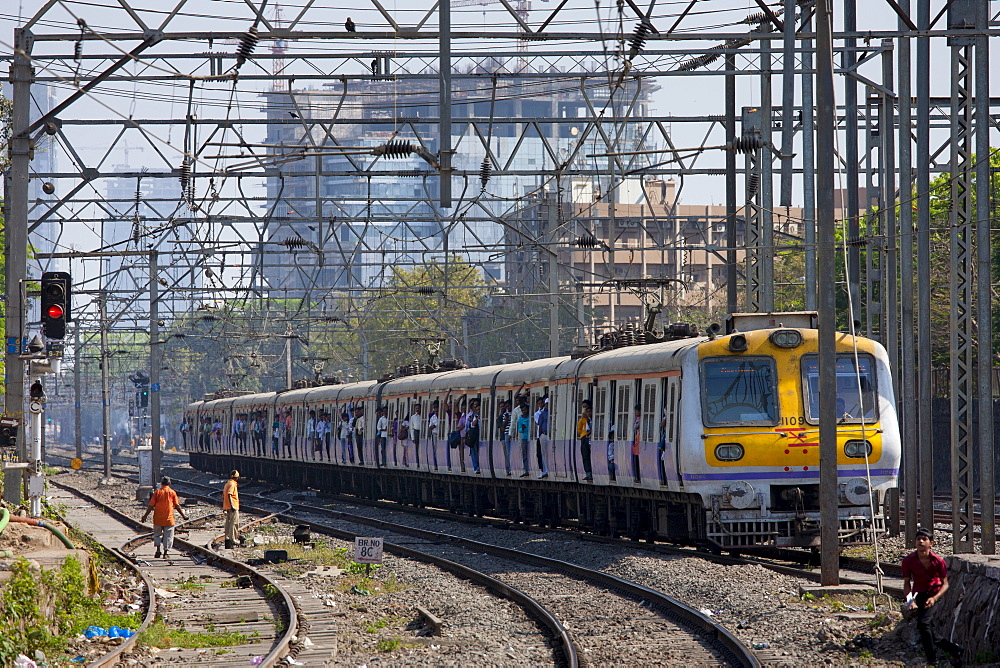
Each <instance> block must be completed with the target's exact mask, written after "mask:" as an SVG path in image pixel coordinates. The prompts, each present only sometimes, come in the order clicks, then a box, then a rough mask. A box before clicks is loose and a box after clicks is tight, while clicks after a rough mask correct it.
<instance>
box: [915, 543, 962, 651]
mask: <svg viewBox="0 0 1000 668" xmlns="http://www.w3.org/2000/svg"><path fill="white" fill-rule="evenodd" d="M914 543H915V547H916V548H917V549H916V550H915V551H914V552H911V553H910V554H909V555H907V556H906V557H905V558H904V559H903V564H902V566H903V596H905V597H906V600H907V605H908V606H909V608H910V609H911V610H915V611H916V616H917V631H918V632H919V633H920V643H921V644H922V645H923V646H924V654H925V655H926V656H927V661H928V662H929V663H931V664H934V663H936V662H937V647H941V649H943V650H945V651H946V652H947V653H948V654H950V655H951V656H952V658H953V659H956V660H957V659H958V658H959V657H960V656H961V653H962V647H961V646H960V645H957V644H955V643H953V642H951V641H949V640H937V639H936V638H935V637H934V632H933V631H932V630H931V628H930V626H929V625H928V624H927V611H928V610H930V609H931V608H933V607H934V606H935V605H936V604H937V602H938V601H939V600H941V597H942V596H944V594H945V592H947V591H948V567H947V565H946V564H945V563H944V559H942V558H941V557H939V556H938V555H936V554H934V553H933V552H931V548H932V547H933V546H934V533H933V532H932V531H931V530H930V529H924V528H923V527H921V528H919V529H917V532H916V535H915V536H914ZM911 593H912V594H914V596H913V597H912V600H911V597H910V594H911Z"/></svg>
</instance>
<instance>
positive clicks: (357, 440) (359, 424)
mask: <svg viewBox="0 0 1000 668" xmlns="http://www.w3.org/2000/svg"><path fill="white" fill-rule="evenodd" d="M354 447H355V449H356V450H357V451H358V464H360V465H361V466H364V465H365V411H364V408H362V407H361V406H356V407H355V408H354ZM351 463H352V464H353V463H354V457H353V456H352V457H351Z"/></svg>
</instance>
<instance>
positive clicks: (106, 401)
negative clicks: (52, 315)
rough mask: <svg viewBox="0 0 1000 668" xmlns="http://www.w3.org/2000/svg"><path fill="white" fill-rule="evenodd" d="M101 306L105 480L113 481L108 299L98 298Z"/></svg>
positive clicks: (102, 426) (102, 429) (102, 296)
mask: <svg viewBox="0 0 1000 668" xmlns="http://www.w3.org/2000/svg"><path fill="white" fill-rule="evenodd" d="M97 303H98V304H100V309H101V313H100V328H101V431H102V432H103V434H102V437H103V442H104V479H105V480H110V479H111V388H110V379H109V378H108V362H110V361H111V354H110V353H109V351H108V302H107V297H105V296H104V295H101V296H100V297H98V298H97Z"/></svg>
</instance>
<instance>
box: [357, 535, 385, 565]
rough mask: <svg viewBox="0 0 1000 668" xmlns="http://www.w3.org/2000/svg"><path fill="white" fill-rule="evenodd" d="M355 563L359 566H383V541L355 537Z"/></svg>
mask: <svg viewBox="0 0 1000 668" xmlns="http://www.w3.org/2000/svg"><path fill="white" fill-rule="evenodd" d="M354 562H355V563H357V564H381V563H382V539H381V538H362V537H361V536H357V537H355V539H354Z"/></svg>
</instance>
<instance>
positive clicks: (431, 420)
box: [427, 399, 441, 471]
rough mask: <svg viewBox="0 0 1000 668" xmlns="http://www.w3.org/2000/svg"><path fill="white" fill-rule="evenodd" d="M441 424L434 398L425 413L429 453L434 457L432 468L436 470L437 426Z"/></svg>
mask: <svg viewBox="0 0 1000 668" xmlns="http://www.w3.org/2000/svg"><path fill="white" fill-rule="evenodd" d="M440 424H441V420H440V418H438V402H437V399H435V400H434V401H433V402H431V411H430V413H428V414H427V443H429V444H430V448H431V454H432V456H433V458H434V470H435V471H437V470H438V451H437V434H438V426H439V425H440Z"/></svg>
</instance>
